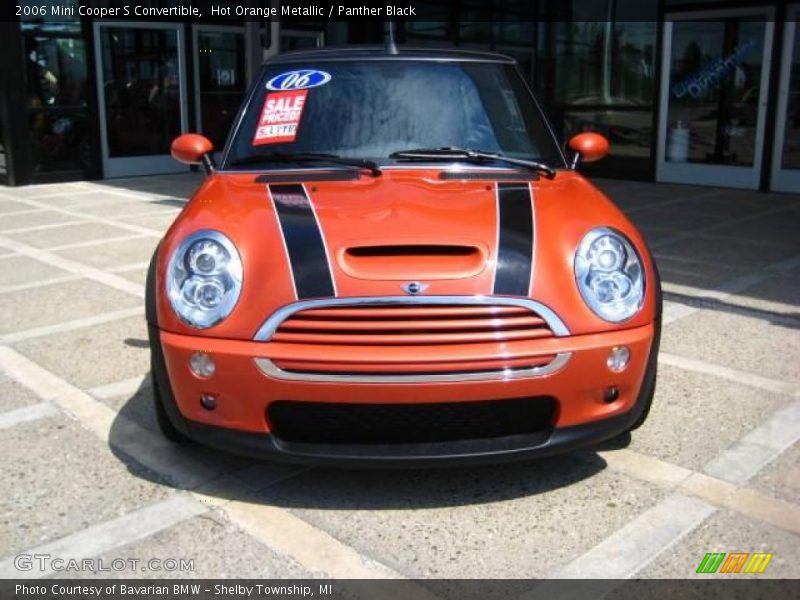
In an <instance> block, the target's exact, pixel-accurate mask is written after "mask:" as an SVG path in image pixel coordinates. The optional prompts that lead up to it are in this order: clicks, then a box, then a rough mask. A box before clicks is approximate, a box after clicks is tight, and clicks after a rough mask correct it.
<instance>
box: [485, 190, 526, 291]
mask: <svg viewBox="0 0 800 600" xmlns="http://www.w3.org/2000/svg"><path fill="white" fill-rule="evenodd" d="M497 212H498V214H497V218H498V221H499V223H498V236H497V238H498V239H497V267H496V271H495V277H494V290H493V293H494V294H501V295H508V296H527V295H528V293H529V288H530V282H531V272H532V269H533V202H532V199H531V189H530V187H529V186H528V185H527V184H522V183H498V184H497Z"/></svg>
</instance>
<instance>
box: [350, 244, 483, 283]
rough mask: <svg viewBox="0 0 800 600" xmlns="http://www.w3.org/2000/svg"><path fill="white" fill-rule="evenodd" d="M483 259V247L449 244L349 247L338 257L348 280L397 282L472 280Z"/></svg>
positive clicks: (480, 269) (480, 267) (478, 271)
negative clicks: (350, 278) (470, 278)
mask: <svg viewBox="0 0 800 600" xmlns="http://www.w3.org/2000/svg"><path fill="white" fill-rule="evenodd" d="M486 259H487V251H486V250H485V249H483V248H480V247H478V246H465V245H449V244H447V245H445V244H391V245H373V246H351V247H349V248H345V249H343V250H342V251H340V252H339V256H338V260H339V266H340V267H341V268H342V270H343V271H344V272H345V273H347V274H348V275H349V276H350V277H355V278H357V279H373V280H396V281H409V280H417V279H426V280H435V279H463V278H466V277H473V276H475V275H477V274H478V273H480V272H481V271H482V270H483V269H484V267H485V266H486Z"/></svg>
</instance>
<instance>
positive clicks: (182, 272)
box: [166, 229, 243, 329]
mask: <svg viewBox="0 0 800 600" xmlns="http://www.w3.org/2000/svg"><path fill="white" fill-rule="evenodd" d="M242 271H243V269H242V259H241V257H240V256H239V251H238V250H237V249H236V246H234V245H233V242H231V241H230V240H229V239H228V238H227V237H226V236H225V235H223V234H222V233H220V232H219V231H215V230H213V229H203V230H200V231H196V232H195V233H193V234H191V235H190V236H188V237H187V238H186V239H184V240H183V241H182V242H181V243H180V245H179V246H178V248H177V249H176V250H175V251H174V252H173V253H172V256H171V257H170V259H169V265H168V266H167V276H166V288H167V290H166V291H167V297H168V298H169V303H170V305H171V306H172V310H174V311H175V314H177V315H178V317H180V319H181V320H182V321H183V322H184V323H186V324H188V325H191V326H192V327H194V328H196V329H206V328H208V327H212V326H213V325H216V324H217V323H219V322H220V321H222V320H223V319H225V317H227V316H228V315H229V314H231V312H232V311H233V307H234V306H236V302H237V301H238V300H239V296H240V294H241V292H242Z"/></svg>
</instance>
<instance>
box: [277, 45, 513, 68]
mask: <svg viewBox="0 0 800 600" xmlns="http://www.w3.org/2000/svg"><path fill="white" fill-rule="evenodd" d="M397 50H398V52H397V54H391V53H389V52H387V51H386V48H385V47H383V46H341V47H330V48H316V49H314V50H294V51H291V52H283V53H281V54H278V55H276V56H273V57H271V58H269V59H268V60H267V61H266V62H265V64H267V65H274V64H281V63H296V62H303V61H307V60H308V61H314V62H324V61H340V60H431V61H445V62H446V61H458V62H491V63H514V62H515V61H514V59H513V58H511V57H510V56H505V55H503V54H496V53H494V52H478V51H475V50H455V49H450V48H448V49H439V48H411V47H406V46H398V48H397Z"/></svg>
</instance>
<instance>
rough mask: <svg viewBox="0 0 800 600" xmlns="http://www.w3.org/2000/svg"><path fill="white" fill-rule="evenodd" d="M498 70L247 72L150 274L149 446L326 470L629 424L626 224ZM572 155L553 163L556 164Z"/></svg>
mask: <svg viewBox="0 0 800 600" xmlns="http://www.w3.org/2000/svg"><path fill="white" fill-rule="evenodd" d="M569 146H570V148H571V152H570V160H569V161H568V160H567V158H566V157H565V155H564V153H563V152H562V150H561V148H560V146H559V144H558V143H557V141H556V139H555V137H554V134H553V132H552V130H551V128H550V127H549V125H548V123H547V121H546V119H545V117H544V116H543V113H542V111H541V109H540V108H539V106H538V105H537V103H536V100H535V98H534V97H533V95H532V94H531V91H530V90H529V89H528V87H527V86H526V84H525V83H524V80H523V79H522V78H521V77H520V75H519V73H518V71H517V69H516V67H515V64H514V61H513V60H512V59H510V58H507V57H505V56H500V55H496V54H486V53H478V52H455V51H438V50H437V51H430V50H424V51H423V50H410V49H401V50H400V51H399V52H391V51H382V50H379V49H364V48H361V49H346V50H315V51H307V52H300V53H288V54H284V55H280V56H278V57H277V58H275V59H272V60H270V61H268V63H267V64H266V65H265V66H264V68H263V70H262V71H261V73H260V75H259V77H258V79H257V81H256V83H255V84H254V85H253V87H252V89H251V90H250V91H249V93H248V96H247V98H246V101H245V102H244V106H243V107H242V109H241V111H240V113H239V115H238V117H237V118H236V120H235V124H234V126H233V128H232V131H231V133H230V136H229V139H228V141H227V144H226V146H225V148H224V149H223V151H222V153H221V155H220V156H219V157H218V160H217V164H215V162H214V159H212V157H211V152H212V150H213V148H212V145H211V143H210V142H209V141H208V140H207V139H205V138H204V137H202V136H199V135H194V134H186V135H182V136H180V137H179V138H177V139H176V140H175V141H174V143H173V144H172V154H173V156H174V157H175V158H176V159H178V160H180V161H183V162H186V163H198V164H199V163H202V164H203V165H204V166H205V168H206V170H207V171H208V177H207V179H206V180H205V182H204V183H203V185H202V186H201V187H200V189H199V190H198V191H197V193H196V194H195V195H194V197H193V198H192V200H191V201H190V202H189V203H188V205H187V206H186V207H185V208H184V210H183V212H182V213H181V214H180V216H179V217H178V218H177V220H176V221H175V223H174V224H173V225H172V226H171V227H170V229H169V231H168V232H167V234H166V235H165V236H164V239H163V240H162V241H161V243H160V245H159V248H158V250H157V252H156V255H155V257H154V259H153V263H152V266H151V269H150V272H149V276H148V289H147V318H148V322H149V331H150V345H151V349H152V374H153V384H154V389H155V398H156V410H157V414H158V419H159V423H160V426H161V428H162V430H163V432H164V434H165V435H166V436H167V437H168V438H170V439H172V440H175V441H184V440H187V439H191V440H196V441H198V442H201V443H204V444H208V445H211V446H215V447H219V448H222V449H226V450H230V451H233V452H237V453H241V454H246V455H251V456H258V457H265V458H280V459H286V460H295V461H305V462H313V463H337V464H352V465H365V464H381V465H383V464H394V465H412V464H413V465H420V464H423V465H424V464H437V465H440V464H443V463H445V464H447V463H458V462H461V461H469V460H472V461H478V462H481V461H483V462H492V461H498V460H503V459H520V458H527V457H533V456H540V455H545V454H550V453H554V452H563V451H567V450H571V449H574V448H577V447H581V446H586V445H591V444H596V443H598V442H601V441H603V440H606V439H609V438H612V437H615V436H618V435H620V434H622V433H624V432H627V431H630V430H632V429H635V428H636V427H638V426H639V425H641V423H642V422H643V421H644V419H645V417H646V415H647V412H648V409H649V406H650V403H651V400H652V397H653V392H654V389H655V381H656V354H657V351H658V341H659V332H660V315H661V295H660V285H659V279H658V273H657V271H656V267H655V264H654V263H653V258H652V257H651V255H650V252H649V251H648V249H647V247H646V245H645V242H644V240H643V239H642V236H641V234H640V233H639V232H638V231H637V230H636V229H635V228H634V226H633V225H632V224H631V223H630V221H628V219H627V218H625V216H624V215H623V214H622V213H621V212H620V211H619V210H618V209H617V208H616V207H615V206H614V204H612V203H611V202H610V201H609V200H608V199H607V198H606V197H605V196H604V195H603V194H602V193H600V192H599V191H598V190H597V189H595V188H594V187H593V186H592V185H591V184H590V183H588V182H587V181H586V180H585V179H584V178H583V177H581V175H579V174H578V173H577V172H576V171H575V168H574V167H575V165H576V164H577V162H578V160H584V161H592V160H597V159H599V158H602V156H603V155H604V154H605V153H606V152H607V151H608V143H607V141H606V140H605V138H603V137H602V136H600V135H597V134H594V133H583V134H580V135H577V136H575V137H574V138H572V140H571V141H570V143H569ZM573 152H574V156H573Z"/></svg>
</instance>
